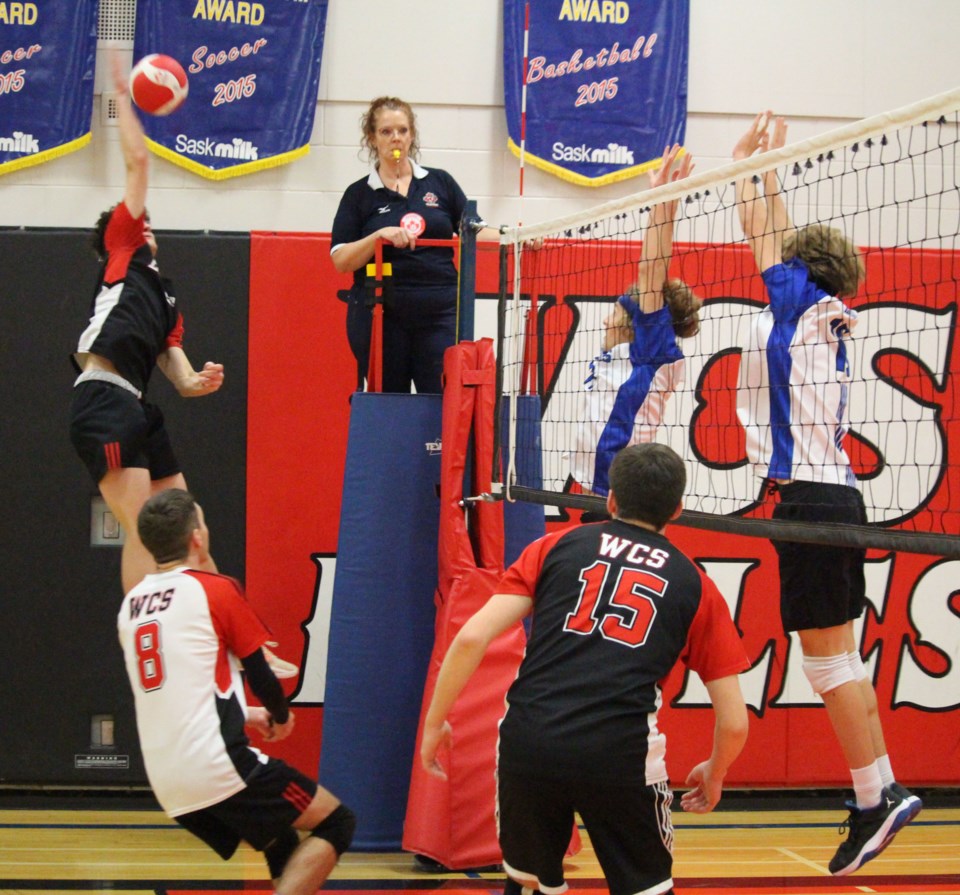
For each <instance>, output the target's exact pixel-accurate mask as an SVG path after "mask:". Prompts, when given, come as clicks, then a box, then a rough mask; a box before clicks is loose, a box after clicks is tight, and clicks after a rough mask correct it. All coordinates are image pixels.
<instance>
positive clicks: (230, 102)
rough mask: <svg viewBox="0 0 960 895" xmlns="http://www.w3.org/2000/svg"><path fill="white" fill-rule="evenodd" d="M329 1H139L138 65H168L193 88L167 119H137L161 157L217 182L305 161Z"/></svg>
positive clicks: (315, 105) (311, 125)
mask: <svg viewBox="0 0 960 895" xmlns="http://www.w3.org/2000/svg"><path fill="white" fill-rule="evenodd" d="M326 18H327V0H262V2H246V0H244V2H240V0H137V27H136V33H135V35H134V44H133V58H134V59H135V60H139V59H142V58H143V57H144V56H146V55H147V54H148V53H164V54H166V55H167V56H172V57H173V58H174V59H176V60H177V61H178V62H179V63H180V64H181V65H182V66H183V67H184V69H185V70H186V73H187V78H188V79H189V82H190V89H189V94H188V95H187V99H186V101H185V102H184V103H183V105H182V106H180V108H179V109H177V110H176V111H175V112H173V113H172V114H171V115H168V116H166V117H151V116H149V115H143V116H141V119H142V120H143V126H144V130H145V131H146V135H147V145H148V146H149V147H150V148H151V149H152V150H153V151H154V152H155V153H157V155H160V156H162V157H163V158H165V159H168V160H169V161H172V162H174V163H175V164H177V165H180V166H181V167H184V168H186V169H187V170H188V171H192V172H193V173H194V174H199V175H201V176H202V177H207V178H210V179H212V180H224V179H226V178H228V177H236V176H238V175H240V174H250V173H252V172H254V171H260V170H262V169H264V168H272V167H275V166H277V165H283V164H286V163H287V162H291V161H293V160H294V159H296V158H300V156H303V155H306V154H307V152H308V151H309V149H310V134H311V132H312V130H313V119H314V115H315V113H316V110H317V85H318V83H319V80H320V57H321V54H322V51H323V31H324V26H325V23H326Z"/></svg>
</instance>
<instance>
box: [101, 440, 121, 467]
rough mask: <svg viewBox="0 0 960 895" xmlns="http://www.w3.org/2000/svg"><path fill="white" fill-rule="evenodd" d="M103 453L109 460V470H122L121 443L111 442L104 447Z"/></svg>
mask: <svg viewBox="0 0 960 895" xmlns="http://www.w3.org/2000/svg"><path fill="white" fill-rule="evenodd" d="M103 452H104V455H105V457H106V460H107V469H120V468H121V463H120V442H119V441H111V442H109V443H108V444H105V445H104V446H103Z"/></svg>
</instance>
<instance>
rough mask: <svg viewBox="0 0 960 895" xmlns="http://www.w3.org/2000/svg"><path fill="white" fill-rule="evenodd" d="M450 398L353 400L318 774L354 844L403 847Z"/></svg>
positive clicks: (428, 643)
mask: <svg viewBox="0 0 960 895" xmlns="http://www.w3.org/2000/svg"><path fill="white" fill-rule="evenodd" d="M441 408H442V398H441V396H440V395H406V394H369V393H363V392H358V393H356V394H354V396H353V399H352V407H351V411H350V432H349V436H348V442H347V460H346V469H345V472H344V483H343V508H342V510H341V512H340V533H339V544H338V547H337V566H336V572H335V575H334V583H333V604H332V608H331V618H330V638H329V645H328V654H327V677H326V692H325V701H324V711H323V742H322V746H321V754H320V772H321V777H320V779H321V780H322V782H323V785H324V786H326V787H327V789H329V790H330V791H331V792H333V793H334V794H335V795H336V796H337V797H338V798H339V799H341V800H342V801H343V802H344V804H346V805H348V806H349V807H350V808H351V809H352V810H353V812H354V813H355V814H356V816H357V830H356V834H355V836H354V840H353V847H354V848H358V849H360V850H367V851H373V850H389V851H396V850H399V849H400V843H401V839H402V837H403V819H404V815H405V813H406V806H407V791H408V788H409V786H410V767H411V762H412V761H413V752H414V744H415V740H416V736H417V723H418V721H419V715H420V704H421V701H422V699H423V686H424V681H425V680H426V675H427V665H428V663H429V661H430V653H431V650H432V648H433V640H434V620H435V616H436V611H435V607H434V602H433V598H434V592H435V590H436V587H437V538H438V534H439V516H440V501H439V498H438V496H437V486H438V484H439V482H440V451H439V443H440V435H441Z"/></svg>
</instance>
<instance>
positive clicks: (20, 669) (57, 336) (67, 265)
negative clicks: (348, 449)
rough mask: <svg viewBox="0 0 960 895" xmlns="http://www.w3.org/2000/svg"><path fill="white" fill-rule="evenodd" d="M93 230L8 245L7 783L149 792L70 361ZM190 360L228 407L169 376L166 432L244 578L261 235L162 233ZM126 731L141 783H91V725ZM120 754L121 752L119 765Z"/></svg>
mask: <svg viewBox="0 0 960 895" xmlns="http://www.w3.org/2000/svg"><path fill="white" fill-rule="evenodd" d="M88 238H89V237H88V235H87V233H86V232H85V231H80V230H47V229H43V230H0V419H2V432H0V470H2V479H0V483H2V484H0V494H2V501H3V509H2V519H3V523H2V531H3V536H2V537H0V569H2V575H0V637H2V645H0V718H2V719H3V721H2V723H0V731H2V739H0V742H2V745H0V784H7V785H9V784H22V785H25V786H27V785H29V786H33V785H47V786H56V785H65V784H70V785H82V786H89V787H91V788H97V787H103V786H114V785H118V784H140V783H144V782H145V780H146V778H145V775H144V772H143V765H142V762H141V760H140V754H139V746H138V744H137V739H136V729H135V722H134V717H133V700H132V696H131V693H130V689H129V685H128V683H127V680H126V675H125V673H124V670H123V662H122V657H121V653H120V647H119V645H118V643H117V636H116V612H117V609H118V607H119V603H120V598H121V596H122V595H121V586H120V563H119V558H120V552H119V549H117V548H112V547H108V548H93V547H91V546H90V530H89V529H90V500H91V497H92V496H93V495H95V494H96V493H97V491H96V486H95V485H94V483H93V482H92V481H91V480H90V478H89V476H88V475H87V472H86V470H85V468H84V467H83V464H82V463H81V462H80V460H79V459H78V458H77V456H76V455H75V454H74V452H73V448H72V447H71V445H70V439H69V431H68V411H69V406H70V391H71V386H72V383H73V379H74V377H75V374H74V372H73V371H72V368H71V366H70V363H69V360H68V357H69V354H70V352H71V351H72V349H73V348H74V346H75V345H76V341H77V338H78V336H79V335H80V332H81V331H82V329H83V328H84V326H85V325H86V320H87V314H88V308H89V301H90V297H91V294H92V291H93V287H94V284H95V280H96V272H97V267H96V259H95V258H94V257H93V255H92V252H91V250H90V249H89V247H88ZM158 240H159V243H160V255H159V260H160V266H161V270H162V271H163V272H164V275H165V276H168V277H170V278H171V279H172V280H173V281H174V284H175V286H176V287H177V288H176V295H177V300H178V303H179V304H180V305H181V307H182V309H183V314H184V318H185V321H186V341H185V347H186V350H187V354H188V355H189V357H190V359H191V361H193V363H194V365H195V366H198V365H202V364H203V362H204V361H206V360H214V361H220V362H222V363H224V364H225V366H226V384H225V385H224V388H223V389H222V390H221V391H220V393H218V394H217V395H213V396H210V397H206V398H200V399H194V400H189V401H187V400H183V399H181V398H180V397H179V396H177V395H176V393H175V392H174V391H173V389H172V387H171V386H170V384H169V383H168V382H167V381H166V379H165V378H164V377H163V375H162V374H161V373H159V371H158V372H156V373H155V374H154V378H153V380H152V381H151V386H150V391H149V396H150V399H151V400H152V401H154V402H155V403H157V404H159V405H160V406H161V407H162V408H163V410H164V413H165V415H166V417H167V421H168V425H169V427H170V430H171V433H172V437H173V442H174V446H175V448H176V450H177V453H178V455H179V457H180V461H181V464H182V466H183V469H184V473H185V475H186V477H187V481H188V483H189V484H190V486H191V490H193V491H194V492H195V494H196V495H197V497H198V499H199V500H200V502H201V503H202V504H203V506H204V509H205V511H206V514H207V519H208V522H209V525H210V529H211V532H212V547H213V551H214V556H215V557H216V559H217V562H218V564H219V565H220V568H221V570H222V571H224V572H227V573H229V574H233V575H236V576H238V577H242V576H243V573H244V553H245V549H244V548H245V544H244V536H245V535H244V532H245V503H246V495H245V467H246V367H247V363H246V359H247V308H248V294H249V288H248V284H249V256H250V251H249V237H248V235H247V234H245V233H244V234H219V235H218V234H213V235H211V234H195V233H176V234H175V233H167V234H164V233H162V232H161V233H159V234H158ZM101 713H102V714H112V715H114V716H115V718H116V741H117V748H116V750H115V751H116V753H118V754H121V755H128V756H129V757H130V767H129V769H127V770H119V769H116V768H109V767H108V768H98V769H77V768H76V767H75V756H76V755H82V754H88V753H91V752H92V751H93V750H91V749H90V716H91V715H93V714H101ZM105 754H109V753H105Z"/></svg>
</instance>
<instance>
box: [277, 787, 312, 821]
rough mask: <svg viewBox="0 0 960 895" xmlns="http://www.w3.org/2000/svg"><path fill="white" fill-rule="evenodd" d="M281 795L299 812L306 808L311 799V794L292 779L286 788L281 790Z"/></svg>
mask: <svg viewBox="0 0 960 895" xmlns="http://www.w3.org/2000/svg"><path fill="white" fill-rule="evenodd" d="M283 797H284V798H285V799H286V800H287V801H288V802H289V803H290V804H291V805H293V807H294V808H296V809H297V810H298V811H299V812H300V813H301V814H303V812H304V811H306V810H307V807H308V806H309V804H310V803H311V802H312V801H313V796H312V795H310V794H309V793H307V792H306V790H304V788H303V787H302V786H301V785H300V784H299V783H296V782H293V781H291V782H290V783H288V784H287V788H286V789H285V790H284V791H283Z"/></svg>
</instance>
